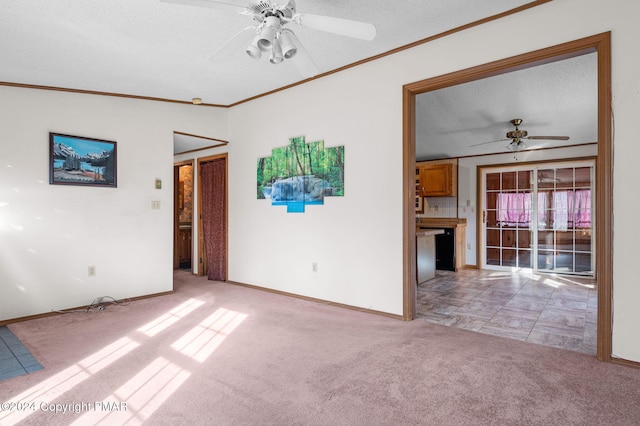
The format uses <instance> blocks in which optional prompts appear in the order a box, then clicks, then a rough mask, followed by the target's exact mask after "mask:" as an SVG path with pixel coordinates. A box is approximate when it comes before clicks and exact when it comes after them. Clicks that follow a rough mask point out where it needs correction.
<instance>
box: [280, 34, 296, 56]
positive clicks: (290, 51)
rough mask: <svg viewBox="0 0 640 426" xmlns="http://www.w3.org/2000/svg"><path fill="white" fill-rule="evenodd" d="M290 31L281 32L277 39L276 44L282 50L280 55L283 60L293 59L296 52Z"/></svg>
mask: <svg viewBox="0 0 640 426" xmlns="http://www.w3.org/2000/svg"><path fill="white" fill-rule="evenodd" d="M292 34H293V33H291V30H286V29H285V30H283V31H282V33H280V36H279V37H278V42H279V43H280V47H281V48H282V54H283V55H284V58H285V59H291V58H293V57H294V56H295V55H296V53H297V52H298V48H297V47H296V44H295V42H294V41H293V37H292Z"/></svg>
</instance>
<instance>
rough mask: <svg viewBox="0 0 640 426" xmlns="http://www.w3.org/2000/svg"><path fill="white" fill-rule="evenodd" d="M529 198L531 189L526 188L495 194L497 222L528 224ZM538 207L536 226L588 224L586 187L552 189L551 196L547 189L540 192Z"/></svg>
mask: <svg viewBox="0 0 640 426" xmlns="http://www.w3.org/2000/svg"><path fill="white" fill-rule="evenodd" d="M549 198H551V200H550V199H549ZM531 199H532V198H531V193H528V192H527V193H504V192H503V193H500V194H498V199H497V202H496V209H497V210H498V222H499V223H500V226H518V227H529V226H530V224H531ZM537 209H538V226H539V227H540V228H541V229H545V228H546V229H557V230H567V229H573V228H591V190H589V189H578V190H575V191H574V190H569V191H553V192H552V193H551V194H550V196H549V193H548V192H539V193H538V205H537ZM550 212H552V214H551V215H550V214H549V213H550ZM551 219H553V222H551Z"/></svg>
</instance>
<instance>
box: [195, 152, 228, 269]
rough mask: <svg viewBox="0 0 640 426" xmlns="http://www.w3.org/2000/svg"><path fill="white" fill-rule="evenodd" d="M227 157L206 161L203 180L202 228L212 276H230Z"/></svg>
mask: <svg viewBox="0 0 640 426" xmlns="http://www.w3.org/2000/svg"><path fill="white" fill-rule="evenodd" d="M226 162H227V161H226V158H220V159H217V160H213V161H209V162H206V163H203V164H202V166H201V169H200V171H201V173H200V179H201V180H202V231H203V235H204V246H205V250H206V252H207V268H208V273H207V277H208V278H209V279H210V280H216V281H225V280H226V279H227V232H226V229H227V214H226V212H227V208H226V206H227V199H226V180H227V170H226V169H227V164H226Z"/></svg>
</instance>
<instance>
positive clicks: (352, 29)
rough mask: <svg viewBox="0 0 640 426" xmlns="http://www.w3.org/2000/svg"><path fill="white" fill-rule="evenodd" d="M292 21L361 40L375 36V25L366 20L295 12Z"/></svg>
mask: <svg viewBox="0 0 640 426" xmlns="http://www.w3.org/2000/svg"><path fill="white" fill-rule="evenodd" d="M292 21H294V22H296V23H297V24H298V25H300V26H302V27H306V28H311V29H312V30H318V31H325V32H328V33H333V34H339V35H343V36H347V37H354V38H359V39H361V40H367V41H371V40H373V39H374V38H375V37H376V27H375V25H373V24H368V23H366V22H359V21H352V20H350V19H342V18H332V17H329V16H320V15H308V14H305V13H297V14H296V15H294V16H293V18H292Z"/></svg>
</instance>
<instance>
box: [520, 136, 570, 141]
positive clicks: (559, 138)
mask: <svg viewBox="0 0 640 426" xmlns="http://www.w3.org/2000/svg"><path fill="white" fill-rule="evenodd" d="M525 139H537V140H548V141H568V140H569V136H527V137H526V138H525Z"/></svg>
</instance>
